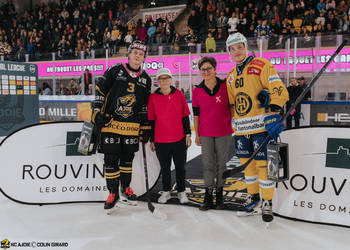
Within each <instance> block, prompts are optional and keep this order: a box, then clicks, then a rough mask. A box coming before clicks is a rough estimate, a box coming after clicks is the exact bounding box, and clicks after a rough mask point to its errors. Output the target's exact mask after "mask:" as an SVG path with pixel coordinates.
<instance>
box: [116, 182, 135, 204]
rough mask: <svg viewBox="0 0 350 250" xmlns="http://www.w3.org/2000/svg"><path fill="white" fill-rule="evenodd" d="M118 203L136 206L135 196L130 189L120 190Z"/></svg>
mask: <svg viewBox="0 0 350 250" xmlns="http://www.w3.org/2000/svg"><path fill="white" fill-rule="evenodd" d="M120 202H121V203H122V204H125V205H131V206H137V196H136V195H135V194H134V191H133V190H132V189H131V187H126V188H122V190H121V194H120Z"/></svg>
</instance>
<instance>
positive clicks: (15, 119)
mask: <svg viewBox="0 0 350 250" xmlns="http://www.w3.org/2000/svg"><path fill="white" fill-rule="evenodd" d="M37 88H38V68H37V65H35V64H30V63H19V62H7V61H2V62H0V136H6V135H9V134H10V133H12V132H13V131H15V130H17V129H19V128H22V127H24V126H27V125H30V124H35V123H38V122H39V115H38V110H39V109H38V108H39V98H38V94H37Z"/></svg>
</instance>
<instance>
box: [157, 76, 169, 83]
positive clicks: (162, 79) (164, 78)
mask: <svg viewBox="0 0 350 250" xmlns="http://www.w3.org/2000/svg"><path fill="white" fill-rule="evenodd" d="M170 78H171V77H170V76H167V77H159V78H158V82H161V81H166V80H168V79H170Z"/></svg>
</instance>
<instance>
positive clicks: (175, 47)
mask: <svg viewBox="0 0 350 250" xmlns="http://www.w3.org/2000/svg"><path fill="white" fill-rule="evenodd" d="M180 42H181V37H180V34H179V33H177V32H176V33H175V37H174V41H173V43H172V51H173V53H179V50H180Z"/></svg>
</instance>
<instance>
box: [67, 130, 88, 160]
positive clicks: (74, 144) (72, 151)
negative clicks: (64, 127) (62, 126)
mask: <svg viewBox="0 0 350 250" xmlns="http://www.w3.org/2000/svg"><path fill="white" fill-rule="evenodd" d="M80 134H81V132H80V131H79V132H76V131H69V132H67V139H66V156H73V155H79V156H84V155H83V154H81V153H79V152H78V146H79V140H80Z"/></svg>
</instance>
